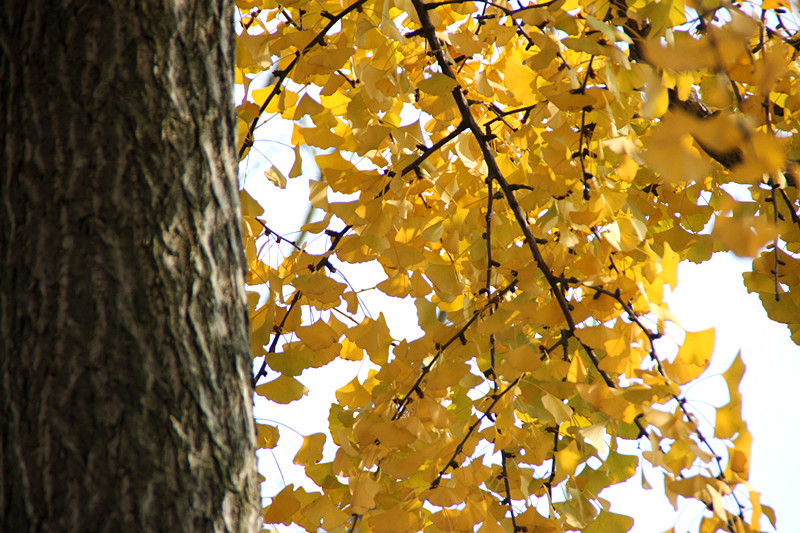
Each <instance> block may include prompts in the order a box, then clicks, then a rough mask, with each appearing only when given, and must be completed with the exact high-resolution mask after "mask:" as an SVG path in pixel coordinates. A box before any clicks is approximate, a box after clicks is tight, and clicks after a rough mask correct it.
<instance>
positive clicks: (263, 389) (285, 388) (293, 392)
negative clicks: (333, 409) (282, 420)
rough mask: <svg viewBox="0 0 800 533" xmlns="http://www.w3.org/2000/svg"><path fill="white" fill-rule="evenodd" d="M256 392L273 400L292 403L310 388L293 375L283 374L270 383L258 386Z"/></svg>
mask: <svg viewBox="0 0 800 533" xmlns="http://www.w3.org/2000/svg"><path fill="white" fill-rule="evenodd" d="M256 394H258V395H259V396H263V397H264V398H266V399H268V400H272V401H273V402H277V403H291V402H293V401H295V400H299V399H300V398H302V397H303V396H305V395H306V394H308V389H307V388H306V387H305V386H304V385H303V384H302V383H300V382H299V381H297V380H296V379H295V378H293V377H292V376H287V375H283V374H282V375H280V376H278V377H277V378H276V379H273V380H272V381H270V382H269V383H264V384H263V385H259V386H257V387H256Z"/></svg>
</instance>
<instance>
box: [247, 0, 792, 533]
mask: <svg viewBox="0 0 800 533" xmlns="http://www.w3.org/2000/svg"><path fill="white" fill-rule="evenodd" d="M237 5H238V8H239V13H240V18H239V20H238V23H237V24H238V26H239V30H240V35H239V39H238V41H237V46H236V58H237V65H236V81H237V83H239V84H241V85H242V86H243V88H244V94H245V98H244V99H243V100H242V102H240V105H239V106H238V108H237V113H238V132H239V143H240V144H239V145H240V151H239V155H240V159H242V160H245V159H246V158H247V156H248V154H249V153H250V150H252V149H253V144H254V139H255V132H256V128H257V127H258V126H259V124H262V123H263V121H264V120H265V119H267V118H269V117H272V116H280V117H282V118H283V119H285V120H286V121H290V122H289V123H290V124H291V127H292V128H293V129H292V144H293V145H294V146H295V164H294V166H293V167H292V170H291V172H290V173H289V175H288V177H287V176H285V175H284V174H283V173H282V172H281V171H280V170H278V169H277V168H275V167H272V168H270V169H269V170H267V171H266V172H265V177H266V179H267V180H269V181H270V182H272V183H273V184H274V185H276V186H278V187H285V186H286V183H287V180H288V179H293V178H296V177H297V176H299V175H300V174H301V173H302V157H301V152H300V149H299V147H300V146H301V145H305V146H311V147H317V148H319V149H320V150H318V151H317V153H318V154H319V155H316V157H315V163H316V165H317V166H318V167H319V168H320V170H321V172H322V178H321V180H320V181H317V182H312V183H311V195H310V202H311V204H312V205H313V206H314V207H315V208H316V209H318V210H319V211H321V212H322V213H323V219H322V220H320V221H318V222H313V223H311V222H310V221H309V223H308V224H306V225H305V226H303V228H302V231H304V232H306V233H309V234H317V235H320V236H324V237H327V238H328V239H329V246H328V248H327V251H326V252H325V253H322V254H315V253H311V252H309V251H308V250H307V249H305V248H303V247H302V246H300V245H298V244H297V243H293V242H291V241H289V242H290V243H291V244H293V245H294V251H293V252H292V253H291V254H290V255H288V256H287V257H285V258H282V259H281V260H278V261H264V260H262V254H261V253H260V250H259V248H258V246H259V244H258V243H263V242H264V241H263V238H264V237H266V238H267V239H277V240H278V242H281V241H282V240H286V239H285V238H284V237H281V236H278V235H276V234H274V233H273V232H272V231H271V230H270V229H269V228H268V226H267V225H266V224H265V222H264V220H263V219H262V218H260V217H261V215H262V212H263V208H261V207H260V206H259V205H258V204H257V203H256V202H255V201H254V200H253V199H252V198H251V197H250V196H249V195H248V194H247V193H245V192H243V193H242V203H243V208H244V214H245V224H244V226H243V227H244V234H245V251H246V254H247V260H248V263H249V269H250V271H249V272H248V277H247V280H248V283H250V284H252V285H263V286H264V287H265V289H264V290H265V291H266V295H267V297H266V298H262V300H264V301H263V303H261V304H260V305H258V302H259V299H258V297H257V295H253V297H252V298H251V300H250V301H251V306H250V313H251V336H252V338H253V355H254V357H261V358H263V360H261V368H260V370H259V371H258V372H257V374H256V376H255V378H256V383H257V387H256V393H257V394H259V395H261V396H264V397H265V398H267V399H269V400H272V401H274V402H279V403H288V402H292V401H294V400H297V399H298V398H300V397H302V396H303V395H304V394H306V393H307V389H306V387H305V386H304V385H303V384H302V383H301V381H300V380H299V379H297V378H298V377H299V376H300V374H301V373H302V372H303V370H304V369H306V368H315V367H321V366H324V365H326V364H328V363H329V362H331V361H333V360H334V359H337V358H341V359H344V360H361V359H362V358H363V357H364V356H366V357H367V358H368V360H369V361H370V362H371V363H372V364H374V365H375V367H376V368H377V371H373V372H371V374H370V376H369V377H368V378H367V379H366V380H364V381H360V380H358V379H355V380H353V381H352V382H350V383H348V384H347V385H345V386H344V387H342V388H341V389H340V390H339V391H338V392H337V393H336V399H337V401H338V405H334V406H333V407H332V409H331V416H330V418H329V420H330V427H329V428H328V429H327V433H328V435H330V436H331V437H332V442H333V444H334V445H335V447H336V452H335V459H334V460H333V461H329V462H323V461H322V458H323V444H325V442H326V435H325V434H324V433H317V434H314V435H309V436H307V437H305V439H304V442H303V445H302V447H301V449H300V450H299V451H298V453H297V455H296V456H295V463H297V464H298V465H302V466H304V468H305V471H306V474H307V475H308V477H309V478H310V479H312V480H313V481H314V482H315V483H316V484H317V485H318V486H319V488H320V491H321V492H314V493H307V492H306V491H305V490H303V489H296V490H295V489H294V487H293V486H292V485H289V486H288V487H286V488H285V489H283V490H282V491H281V492H280V493H278V494H277V495H275V496H274V497H273V498H272V503H271V504H270V505H269V506H268V507H267V508H266V509H265V511H264V521H265V522H266V523H273V524H274V523H283V524H292V523H293V524H297V525H299V526H301V527H303V528H305V529H307V530H308V531H316V530H317V528H320V527H323V528H324V529H325V530H328V531H334V530H335V531H354V530H356V529H358V530H359V531H362V532H369V531H374V532H376V533H400V532H407V531H422V530H424V531H426V532H436V531H476V530H477V531H481V532H495V531H513V532H519V531H534V530H535V531H554V532H555V531H566V530H584V531H625V530H628V529H629V528H630V527H631V526H632V520H631V519H630V518H629V517H625V516H622V515H618V514H614V513H612V512H610V510H609V508H608V502H606V501H604V500H602V499H601V498H599V496H598V495H599V493H600V491H601V490H602V489H603V488H605V487H607V486H610V485H613V484H616V483H621V482H622V481H624V480H626V479H628V478H629V477H631V476H632V475H633V474H634V473H635V471H636V467H637V465H638V464H639V461H640V460H642V461H648V462H650V463H651V464H652V465H654V466H656V467H659V468H660V469H661V470H662V471H663V472H664V475H665V476H666V483H665V496H666V497H668V498H669V499H670V501H672V502H673V503H675V502H676V498H677V497H678V496H681V497H684V498H693V499H696V500H699V501H702V502H703V503H704V504H705V505H706V506H707V508H708V512H707V514H706V515H705V516H704V518H703V524H702V526H701V531H714V530H716V528H722V529H725V530H729V531H731V532H734V531H735V532H739V531H751V530H758V529H759V520H760V518H759V517H760V516H762V515H764V516H766V517H768V518H769V519H770V520H771V521H772V522H773V523H774V513H773V512H772V510H771V509H770V508H768V507H766V506H762V505H761V504H760V499H759V494H758V493H757V492H756V491H755V490H754V489H753V488H752V487H751V486H750V485H749V484H748V483H747V478H748V468H749V464H748V463H749V453H750V434H749V432H748V430H747V428H746V425H745V424H744V422H743V421H742V419H741V409H740V403H741V399H740V396H739V393H738V384H739V380H740V379H741V376H742V373H743V372H744V366H743V364H742V363H741V361H740V360H739V359H737V360H736V362H735V363H734V365H733V366H732V367H731V369H730V370H729V371H728V372H727V373H726V374H725V376H724V377H725V380H726V382H727V384H728V388H729V391H730V402H729V404H728V405H726V406H724V407H722V408H720V409H719V410H718V412H717V417H716V424H715V426H714V427H713V428H710V429H708V428H707V429H703V428H701V427H700V425H699V423H698V421H697V419H696V417H695V416H694V415H693V413H692V411H691V410H690V407H689V406H688V405H687V402H686V399H685V397H684V394H683V390H684V387H686V386H687V385H690V384H691V383H692V382H694V381H695V380H697V379H698V377H699V376H700V375H701V374H702V373H703V372H704V370H705V369H706V367H707V365H708V363H709V360H710V357H711V352H712V350H713V345H714V332H713V331H711V330H709V331H701V332H689V333H687V334H686V339H685V341H684V343H683V345H682V346H681V347H680V349H679V351H678V353H677V355H675V356H674V357H667V356H666V355H665V354H663V353H661V346H662V344H660V343H659V342H658V339H659V338H660V337H661V336H662V334H663V333H664V328H665V325H666V324H667V323H669V322H674V319H673V317H672V315H671V314H670V312H669V310H668V308H667V306H666V304H665V302H664V296H665V285H666V286H669V287H670V288H674V287H675V284H676V280H677V277H676V271H677V266H678V263H679V262H681V261H684V260H689V261H695V262H699V261H704V260H706V259H708V258H709V257H710V255H711V253H712V252H714V251H720V250H731V251H733V252H735V253H736V254H738V255H740V256H750V257H754V261H753V270H752V273H749V274H747V275H746V276H745V277H746V280H745V281H746V285H747V287H748V289H749V290H750V291H752V292H757V293H758V294H759V296H760V297H761V300H762V302H763V304H764V307H765V309H766V311H767V313H768V314H769V316H770V317H771V318H772V319H773V320H776V321H780V322H783V323H786V324H788V325H789V327H790V328H791V330H792V332H793V339H794V340H795V341H796V342H798V341H800V290H798V287H800V274H799V273H800V269H799V268H798V266H799V265H800V260H799V258H798V254H800V218H799V217H798V214H797V211H798V189H797V179H798V178H797V172H796V167H797V165H796V163H795V161H794V160H793V159H792V154H795V153H797V151H798V150H797V146H796V144H797V140H796V139H797V138H798V137H797V136H796V135H795V133H797V128H798V117H800V98H798V96H797V95H798V94H800V87H799V84H800V76H798V63H797V62H796V61H795V59H796V58H797V55H798V48H800V45H799V44H798V43H799V42H800V40H798V39H797V38H796V37H795V36H794V35H790V34H789V33H788V30H787V23H785V22H784V18H786V17H787V16H793V15H792V14H790V15H787V10H789V7H788V2H763V3H762V4H761V5H760V6H759V5H758V4H751V3H747V2H744V3H736V4H734V3H728V2H715V1H705V0H704V1H702V2H700V1H699V0H695V1H690V2H688V3H686V4H685V3H684V2H683V1H682V0H662V1H660V2H648V1H642V0H605V1H595V0H551V1H547V2H540V3H525V2H521V3H513V4H512V3H510V2H508V1H506V0H500V1H493V2H482V1H476V2H471V1H462V0H444V1H424V0H355V1H353V2H351V3H348V0H341V1H340V0H317V1H315V2H310V1H308V0H285V1H279V0H247V1H244V0H239V1H237ZM789 26H791V24H789ZM267 71H268V72H269V73H270V74H269V78H270V80H269V82H268V83H267V86H266V87H263V88H258V89H255V90H250V88H251V87H250V86H251V83H252V82H253V81H254V79H255V78H256V77H257V76H259V75H262V74H264V73H265V72H267ZM262 79H263V78H262ZM709 223H713V229H712V230H709ZM337 227H338V228H340V229H333V228H337ZM259 239H261V240H259ZM257 241H258V243H257ZM262 245H263V244H262ZM363 262H375V264H377V265H380V267H382V268H383V270H384V272H385V273H386V279H385V280H384V281H383V282H381V283H379V284H377V286H376V289H377V290H379V291H381V292H383V293H385V294H386V295H389V296H392V297H397V298H411V299H413V300H414V302H415V305H416V308H417V312H418V317H417V318H418V323H419V327H420V328H421V330H422V332H423V334H422V335H421V336H420V337H419V338H416V339H413V340H409V339H394V338H392V336H391V334H390V330H389V328H388V323H391V321H392V320H393V318H394V317H392V316H384V315H380V316H378V317H377V318H365V316H364V314H363V313H362V312H361V309H360V303H359V300H358V296H357V294H356V293H355V292H353V290H352V289H351V288H350V287H348V286H347V285H346V284H344V283H341V282H340V281H338V280H340V279H341V278H336V279H334V278H335V276H333V274H334V273H336V272H337V269H338V268H340V266H341V265H344V264H347V263H351V264H354V263H363ZM445 316H446V319H445V318H444V317H445ZM270 371H271V373H270V374H269V375H270V376H273V379H272V380H271V381H268V382H266V383H261V380H262V379H263V378H265V377H267V376H268V373H269V372H270ZM275 373H277V377H274V375H275ZM712 433H713V435H712ZM277 440H278V432H277V429H276V428H273V427H272V426H266V425H262V426H259V434H258V442H259V445H260V446H262V447H267V448H270V447H273V446H275V445H276V442H277ZM637 440H639V441H640V442H641V445H642V446H643V449H644V450H646V451H645V452H643V454H642V456H641V457H638V456H630V455H625V454H622V453H620V452H618V448H619V445H620V444H621V443H623V442H624V441H628V442H630V441H637ZM488 450H491V452H489V451H488Z"/></svg>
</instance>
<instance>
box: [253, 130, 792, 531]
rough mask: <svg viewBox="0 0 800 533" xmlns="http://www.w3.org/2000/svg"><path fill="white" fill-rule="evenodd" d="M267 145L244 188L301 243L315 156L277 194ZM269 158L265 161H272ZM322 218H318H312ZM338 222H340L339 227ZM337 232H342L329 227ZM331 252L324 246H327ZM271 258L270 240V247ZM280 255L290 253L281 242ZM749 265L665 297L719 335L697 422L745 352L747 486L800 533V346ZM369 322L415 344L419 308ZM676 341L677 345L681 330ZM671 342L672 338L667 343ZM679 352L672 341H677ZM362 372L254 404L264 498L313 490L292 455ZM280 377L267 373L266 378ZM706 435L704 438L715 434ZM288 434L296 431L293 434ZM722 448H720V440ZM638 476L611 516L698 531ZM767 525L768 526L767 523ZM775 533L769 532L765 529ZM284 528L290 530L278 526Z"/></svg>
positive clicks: (690, 320) (714, 264) (277, 142)
mask: <svg viewBox="0 0 800 533" xmlns="http://www.w3.org/2000/svg"><path fill="white" fill-rule="evenodd" d="M266 135H269V138H270V140H260V141H257V142H256V145H255V149H254V151H253V152H252V155H251V157H250V158H249V161H248V162H247V163H246V166H245V165H243V166H242V169H241V179H244V182H245V183H244V185H245V187H246V188H247V190H248V191H249V192H250V194H251V195H253V197H254V198H256V200H258V201H259V202H260V203H261V205H263V206H264V207H265V208H266V212H265V213H264V216H263V217H262V218H263V219H264V220H265V221H266V223H267V225H268V226H269V227H270V228H271V229H273V230H274V231H276V232H278V233H279V234H281V235H283V236H284V237H288V238H296V237H297V233H296V231H297V228H299V227H300V226H301V225H302V223H303V220H304V218H305V215H306V209H307V203H308V200H307V199H308V178H309V177H312V178H315V177H316V169H315V168H314V166H313V156H312V154H310V153H308V152H306V153H304V175H303V176H301V177H299V178H296V179H292V180H289V183H288V185H287V187H286V189H283V190H281V189H278V188H277V187H275V186H273V185H271V184H270V183H268V182H267V181H266V180H265V179H264V178H263V171H264V170H266V169H267V168H269V167H270V166H271V165H270V163H269V162H271V163H272V164H274V165H276V166H278V168H280V169H281V170H282V171H283V172H284V174H285V175H286V174H288V172H289V169H290V168H291V166H292V164H293V162H294V157H293V148H292V147H291V145H290V139H289V132H288V131H287V130H286V129H285V128H282V127H280V126H278V125H277V124H268V125H266V126H262V127H261V128H260V129H259V135H258V138H260V139H264V138H266V137H265V136H266ZM267 161H269V162H267ZM319 218H321V217H320V216H319V215H318V216H316V217H315V220H318V219H319ZM339 224H341V223H339ZM332 229H334V230H339V229H341V228H340V226H337V225H336V222H333V227H332ZM323 245H324V246H327V239H325V240H324V243H323ZM271 246H273V251H274V241H272V243H271ZM283 246H284V247H283V251H284V253H286V252H288V247H287V245H285V244H284V245H283ZM749 266H750V261H749V260H747V259H739V258H736V257H735V256H733V255H732V254H716V255H715V256H714V257H713V258H712V259H711V260H710V261H708V262H706V263H703V264H701V265H694V264H689V263H687V264H682V265H681V266H680V268H679V284H678V287H677V289H676V291H675V293H674V294H672V295H671V297H670V299H669V303H670V308H671V310H672V312H673V313H674V314H675V315H676V316H677V317H678V319H679V320H680V322H681V325H682V326H683V327H684V328H685V329H686V330H689V331H698V330H703V329H707V328H709V327H715V328H716V334H717V344H716V350H715V352H714V356H713V358H712V363H711V367H710V368H709V370H708V372H706V374H705V375H704V376H706V377H704V378H703V380H702V381H701V382H700V383H698V384H697V385H695V386H693V387H692V388H689V389H688V390H687V393H686V397H687V398H688V400H689V405H690V407H691V408H692V409H693V410H694V412H695V413H699V414H700V416H705V417H709V416H713V414H712V413H713V410H709V408H708V407H707V406H708V405H709V404H713V405H714V406H721V405H723V404H725V403H726V402H727V399H728V398H727V388H726V386H725V383H724V380H723V379H722V378H721V377H719V374H720V373H721V372H723V371H725V370H726V369H727V368H728V366H729V365H730V363H731V361H732V360H733V358H734V357H735V356H736V354H737V353H738V352H739V350H741V352H742V357H743V360H744V363H745V365H746V367H747V370H746V372H745V375H744V378H743V381H742V386H741V392H742V394H743V410H744V418H745V420H746V421H747V423H748V427H749V429H750V431H751V433H752V434H753V438H754V443H753V452H752V457H751V468H750V472H751V480H750V481H751V483H752V484H753V486H754V487H755V488H756V490H758V491H760V492H761V493H762V498H761V501H762V504H766V505H769V506H771V507H773V508H774V509H775V510H776V512H777V514H778V524H779V528H778V530H779V531H800V510H798V509H797V507H798V504H797V502H796V500H797V496H796V494H797V493H798V492H800V491H799V490H798V489H797V488H796V487H795V486H794V482H795V481H797V480H800V462H799V461H798V460H797V458H795V457H794V453H796V449H797V446H798V441H800V429H798V425H797V421H796V420H795V418H794V417H793V416H792V415H791V413H792V412H793V411H794V410H795V409H796V408H797V407H796V406H797V403H798V400H797V396H795V394H796V393H797V392H796V390H795V389H796V388H798V387H800V385H799V384H800V381H798V380H800V347H798V346H797V345H795V344H794V343H793V342H792V341H791V339H790V338H789V330H788V328H787V327H786V326H785V325H781V324H776V323H773V322H772V321H770V320H769V319H768V318H767V316H766V313H765V312H764V310H763V309H762V307H761V303H760V302H759V300H758V297H757V296H756V295H753V294H748V293H747V291H746V290H745V288H744V285H743V283H742V277H741V273H742V272H743V271H745V270H747V269H749ZM345 272H346V274H345V275H346V277H347V279H348V281H350V282H351V283H353V284H354V285H355V284H356V283H357V286H358V287H368V286H372V285H375V284H376V283H378V282H380V281H382V280H383V279H385V276H384V275H383V273H382V271H381V269H380V267H377V268H371V267H366V268H365V267H363V266H356V265H353V266H350V265H347V268H346V269H345ZM362 296H364V297H365V299H366V301H367V305H368V308H369V311H370V312H371V314H372V315H373V316H377V314H378V312H380V311H383V312H384V314H385V315H386V317H387V324H388V325H389V327H390V329H391V331H392V334H393V336H395V337H402V336H408V337H411V338H413V337H416V336H418V333H416V332H418V331H419V330H418V329H416V310H415V308H414V306H413V304H412V303H411V302H410V301H402V300H399V299H396V298H391V297H388V296H385V295H383V294H381V293H380V292H379V291H377V290H376V291H370V292H369V293H368V294H363V295H362ZM673 340H674V341H679V340H680V333H678V336H677V338H675V337H673ZM668 342H669V341H668ZM673 346H674V343H673ZM365 370H366V368H365V367H364V365H363V364H358V363H352V362H345V361H334V362H333V363H331V364H329V365H328V366H326V367H324V368H322V369H312V370H307V371H306V372H304V373H303V374H302V376H301V377H300V381H301V382H302V383H303V384H304V385H306V387H308V389H310V393H309V396H307V397H306V398H304V399H303V400H301V401H299V402H295V403H292V404H289V405H288V406H279V405H275V404H271V403H269V402H266V401H264V400H258V401H257V402H256V418H257V420H258V421H259V422H265V423H267V422H269V423H273V424H275V423H276V422H277V423H278V425H279V427H280V431H281V441H280V443H279V445H278V448H277V449H276V450H275V451H261V452H260V456H259V457H260V461H259V469H260V471H261V473H262V474H263V475H264V476H265V477H266V478H267V483H265V485H264V488H263V490H264V494H265V495H267V496H271V495H274V494H275V493H277V492H278V491H279V490H280V489H281V488H283V486H284V483H285V484H289V483H294V484H295V486H297V485H303V486H304V487H305V488H306V489H307V490H315V491H318V489H315V487H314V485H313V483H311V482H310V481H308V480H307V479H305V476H304V474H303V470H302V468H300V467H297V466H295V465H293V464H292V458H293V457H294V454H295V453H296V451H297V449H298V448H299V446H300V443H301V437H300V436H299V435H300V434H302V435H309V434H311V433H318V432H325V431H326V428H327V417H328V408H329V405H330V403H331V402H335V397H334V394H333V393H334V391H335V390H336V389H337V388H339V387H341V386H342V385H344V384H346V383H347V382H349V381H350V380H352V379H353V378H354V377H355V376H356V375H358V374H359V371H360V372H361V374H362V376H363V374H364V372H365ZM274 376H275V374H274V373H272V374H270V379H271V378H272V377H274ZM710 424H713V419H712V420H710V421H709V429H707V431H706V434H709V433H710V427H712V426H711V425H710ZM289 428H291V429H289ZM717 446H721V444H720V443H717ZM332 452H333V446H332V445H330V443H329V444H326V450H325V458H324V460H331V459H332V458H333V455H332ZM641 475H642V474H641V472H638V473H637V475H635V476H634V477H633V478H632V479H631V480H629V481H628V482H627V483H625V484H623V485H621V486H619V487H615V488H613V489H608V490H606V491H604V492H603V493H602V497H603V498H605V499H608V500H610V501H611V502H612V507H611V510H612V511H614V512H619V513H623V514H627V515H629V516H633V517H634V520H635V523H634V527H633V530H632V531H633V532H634V533H651V532H660V531H667V530H669V529H670V528H671V527H673V526H674V527H675V531H677V532H684V531H696V530H697V527H698V525H699V520H700V517H701V512H702V506H700V509H698V508H697V507H696V506H695V507H692V506H687V505H686V502H685V501H684V502H683V505H680V504H679V508H678V512H677V513H676V512H675V511H673V509H672V507H671V505H670V504H669V503H668V502H667V500H666V498H665V496H664V495H663V492H662V491H661V490H660V480H659V475H658V474H657V473H654V472H650V471H647V472H645V476H646V478H647V480H648V482H649V483H650V485H652V487H653V490H650V491H647V490H644V489H643V488H642V485H641V484H642V479H641ZM762 526H763V527H766V526H767V522H766V520H764V521H763V522H762ZM767 529H768V530H771V528H767ZM278 530H279V531H288V530H289V528H287V527H285V526H279V527H278Z"/></svg>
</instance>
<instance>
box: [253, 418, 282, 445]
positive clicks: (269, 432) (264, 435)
mask: <svg viewBox="0 0 800 533" xmlns="http://www.w3.org/2000/svg"><path fill="white" fill-rule="evenodd" d="M256 432H257V439H256V441H257V443H258V447H259V448H274V447H275V446H276V445H277V444H278V438H279V437H280V432H279V431H278V428H277V427H275V426H271V425H269V424H256Z"/></svg>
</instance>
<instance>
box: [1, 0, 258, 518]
mask: <svg viewBox="0 0 800 533" xmlns="http://www.w3.org/2000/svg"><path fill="white" fill-rule="evenodd" d="M232 9H233V7H232V2H231V1H230V0H227V1H220V2H217V1H203V0H172V1H169V0H147V1H139V0H115V1H99V2H94V1H92V2H82V1H69V0H24V1H7V2H2V3H0V141H2V142H0V146H1V147H2V152H0V531H2V532H7V533H12V532H13V533H17V532H27V531H42V532H60V531H68V532H80V531H114V532H117V531H231V532H236V533H240V532H249V531H257V530H259V529H260V520H261V518H260V515H261V513H260V499H259V494H258V481H257V473H256V460H255V453H254V450H255V433H254V424H253V413H252V384H251V375H250V373H251V359H250V355H249V342H248V329H247V312H246V307H245V299H244V275H243V274H244V272H243V256H242V245H241V235H240V226H239V200H238V193H237V186H236V157H235V152H234V144H235V141H234V124H235V122H234V115H233V107H232V106H233V96H232V90H233V89H232V88H233V70H232V69H233V50H234V34H233V28H232V24H233V11H232Z"/></svg>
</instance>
